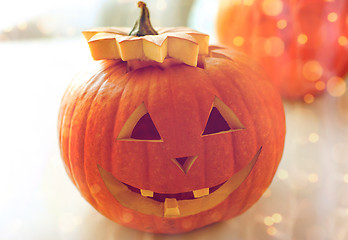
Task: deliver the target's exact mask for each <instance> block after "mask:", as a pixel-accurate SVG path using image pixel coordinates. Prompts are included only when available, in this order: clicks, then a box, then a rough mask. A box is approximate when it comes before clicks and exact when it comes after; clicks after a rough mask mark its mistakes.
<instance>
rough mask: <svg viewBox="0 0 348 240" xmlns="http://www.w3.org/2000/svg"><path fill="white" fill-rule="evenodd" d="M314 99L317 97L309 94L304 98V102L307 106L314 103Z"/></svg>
mask: <svg viewBox="0 0 348 240" xmlns="http://www.w3.org/2000/svg"><path fill="white" fill-rule="evenodd" d="M314 99H315V97H314V96H313V94H310V93H307V94H306V95H304V97H303V101H304V102H305V103H307V104H310V103H313V102H314Z"/></svg>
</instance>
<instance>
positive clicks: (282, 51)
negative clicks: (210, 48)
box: [217, 0, 348, 99]
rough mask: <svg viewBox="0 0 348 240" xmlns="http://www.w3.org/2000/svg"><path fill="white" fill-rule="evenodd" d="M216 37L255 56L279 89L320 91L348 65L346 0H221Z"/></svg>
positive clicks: (290, 95) (287, 94)
mask: <svg viewBox="0 0 348 240" xmlns="http://www.w3.org/2000/svg"><path fill="white" fill-rule="evenodd" d="M220 4H221V5H220V8H219V13H218V15H217V35H218V38H219V40H220V41H221V43H223V44H226V45H229V46H233V47H235V48H237V49H238V50H240V51H243V52H245V53H247V54H248V55H250V56H253V57H255V58H256V59H257V60H258V61H259V62H260V63H261V65H262V67H264V69H265V70H266V72H267V73H268V74H269V76H270V79H271V80H272V82H273V84H274V85H275V87H276V88H277V89H278V90H279V92H280V94H281V95H282V96H283V97H284V98H287V99H301V98H303V97H304V96H306V95H313V96H314V95H318V94H320V93H322V92H324V91H325V87H326V83H327V82H328V80H330V79H331V78H334V77H339V78H344V77H345V75H346V74H347V71H348V43H347V42H348V41H347V34H348V24H347V14H348V2H347V1H346V0H336V1H324V0H319V1H314V0H305V1H290V0H267V1H261V0H257V1H252V2H251V1H244V2H243V1H233V0H223V1H221V3H220Z"/></svg>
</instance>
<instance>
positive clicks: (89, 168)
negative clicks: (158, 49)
mask: <svg viewBox="0 0 348 240" xmlns="http://www.w3.org/2000/svg"><path fill="white" fill-rule="evenodd" d="M212 52H213V51H212ZM215 53H216V54H210V56H209V57H206V58H205V60H204V62H205V64H204V66H205V67H204V68H199V67H192V66H188V65H186V64H183V63H178V64H174V65H171V66H168V67H163V68H161V67H159V66H146V67H143V68H139V69H135V70H132V71H127V63H126V62H123V61H121V60H102V61H99V62H95V65H96V67H95V68H94V69H91V68H90V69H89V70H88V71H86V72H85V73H83V74H80V75H79V76H77V77H76V78H75V79H74V81H73V82H72V83H71V85H70V86H69V87H68V89H67V90H66V93H65V95H64V97H63V100H62V103H61V108H60V112H59V120H58V130H59V144H60V149H61V156H62V158H63V160H64V165H65V168H66V171H67V172H68V175H69V176H70V178H71V180H72V182H73V183H74V184H75V185H76V187H77V188H78V190H79V191H80V192H81V194H82V196H83V197H84V198H85V199H86V200H87V201H88V202H89V203H90V204H91V205H92V206H93V207H94V208H95V209H97V210H98V211H99V212H100V213H102V214H103V215H105V216H106V217H108V218H110V219H111V220H113V221H115V222H117V223H119V224H122V225H124V226H128V227H131V228H135V229H138V230H141V231H146V232H154V233H181V232H188V231H191V230H194V229H197V228H200V227H203V226H206V225H208V224H211V223H214V222H219V221H223V220H226V219H229V218H232V217H235V216H238V215H240V214H241V213H243V212H244V211H246V210H247V209H248V208H250V207H251V206H252V205H253V204H254V203H255V202H256V201H257V200H258V199H259V198H260V197H261V196H262V194H263V193H264V191H265V190H266V189H267V187H268V186H269V185H270V183H271V181H272V178H273V176H274V174H275V172H276V169H277V166H278V164H279V161H280V159H281V156H282V152H283V147H284V138H285V118H284V110H283V106H282V102H281V99H280V97H279V95H278V93H277V92H276V91H275V90H274V89H273V87H272V86H271V84H270V83H269V82H268V81H267V80H266V79H265V78H264V75H263V74H262V73H261V72H259V71H258V68H257V67H255V66H254V65H252V63H251V62H250V61H249V60H248V58H247V57H246V56H245V55H243V54H240V53H238V52H235V51H232V50H229V49H219V50H217V51H215ZM231 59H232V60H231ZM216 98H218V99H220V100H221V101H222V102H223V103H224V104H225V106H227V107H228V108H229V109H231V110H232V111H233V112H234V113H235V115H236V117H237V118H238V119H239V121H240V122H241V123H242V124H243V126H244V128H243V129H239V130H236V131H230V132H229V131H227V132H221V133H216V134H208V135H204V136H202V133H203V131H204V129H205V126H206V124H207V122H208V118H209V115H210V112H211V110H212V106H213V103H214V99H216ZM141 105H143V106H145V107H146V110H147V111H148V113H149V114H150V116H151V119H152V121H153V123H154V125H155V127H156V129H157V131H158V133H159V134H160V136H161V140H160V141H151V140H134V139H128V140H124V139H119V135H120V131H121V130H122V128H123V127H124V125H125V123H126V122H127V120H128V119H129V117H130V116H131V115H132V113H133V112H134V111H135V110H136V109H137V108H138V107H139V106H141ZM261 148H262V150H261ZM258 151H259V155H257V152H258ZM185 156H197V157H196V159H195V161H194V163H193V164H192V166H191V168H190V169H189V171H187V172H186V173H184V172H183V171H182V170H181V169H180V168H179V167H178V166H177V165H176V164H174V163H173V161H171V159H173V158H182V157H185ZM255 156H256V158H257V160H256V162H254V165H253V166H252V168H251V170H250V172H248V174H247V176H246V178H245V179H243V181H242V182H241V184H240V185H238V186H237V188H236V189H235V190H234V191H232V192H231V193H230V194H229V195H228V196H226V198H225V199H223V200H222V201H219V202H217V203H216V205H213V206H212V207H211V208H209V209H204V205H205V202H204V201H205V200H204V199H205V198H207V196H203V197H201V198H198V199H193V200H188V201H197V200H198V201H199V203H200V204H201V205H199V204H195V205H198V206H196V208H197V209H198V210H197V211H196V212H195V213H194V214H189V213H188V214H185V211H184V210H181V215H179V216H173V217H171V216H159V215H158V214H156V212H155V210H154V213H153V214H152V213H151V211H152V210H151V207H147V208H146V211H147V213H143V212H141V211H137V210H136V209H135V207H134V208H133V207H125V206H124V204H123V202H121V201H120V200H117V199H116V198H115V196H114V194H113V193H111V191H110V189H109V187H107V186H106V182H105V179H104V178H103V177H102V174H101V172H102V171H101V170H100V169H103V171H104V170H105V171H106V172H108V173H109V174H110V176H111V175H112V176H113V177H114V178H115V179H118V180H119V181H121V182H123V183H126V184H128V185H130V186H133V187H135V188H138V189H145V190H150V191H153V192H157V193H163V194H176V193H183V192H190V191H193V190H198V189H204V188H210V187H213V186H216V185H220V184H222V183H224V182H225V181H227V180H228V179H229V178H231V177H232V176H234V175H236V174H238V172H240V171H241V170H242V169H245V167H246V166H247V165H248V164H249V163H250V161H251V159H253V157H255ZM256 158H255V159H256ZM127 191H129V192H132V191H131V190H129V189H128V190H127ZM216 191H218V190H216ZM127 194H128V193H127ZM132 194H133V195H134V194H138V193H134V192H133V193H132ZM138 195H139V196H140V194H138ZM211 195H212V194H211ZM141 197H142V196H141ZM208 197H209V196H208ZM144 198H146V197H144ZM146 199H148V198H146ZM129 201H132V198H130V199H129ZM134 201H135V200H134ZM178 202H180V200H178ZM125 204H126V203H125ZM127 204H128V203H127ZM141 204H142V203H141V202H137V203H136V205H141ZM200 207H202V209H204V210H202V211H200V210H199V209H200Z"/></svg>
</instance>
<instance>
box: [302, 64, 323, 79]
mask: <svg viewBox="0 0 348 240" xmlns="http://www.w3.org/2000/svg"><path fill="white" fill-rule="evenodd" d="M302 74H303V76H304V77H305V78H306V79H307V80H309V81H317V80H318V79H319V78H321V76H322V75H323V68H322V66H321V65H320V63H319V62H318V61H316V60H310V61H307V62H306V63H305V64H304V65H303V67H302Z"/></svg>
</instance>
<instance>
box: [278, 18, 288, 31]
mask: <svg viewBox="0 0 348 240" xmlns="http://www.w3.org/2000/svg"><path fill="white" fill-rule="evenodd" d="M287 25H288V23H287V21H286V20H285V19H280V20H278V21H277V28H279V29H284V28H286V26H287Z"/></svg>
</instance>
